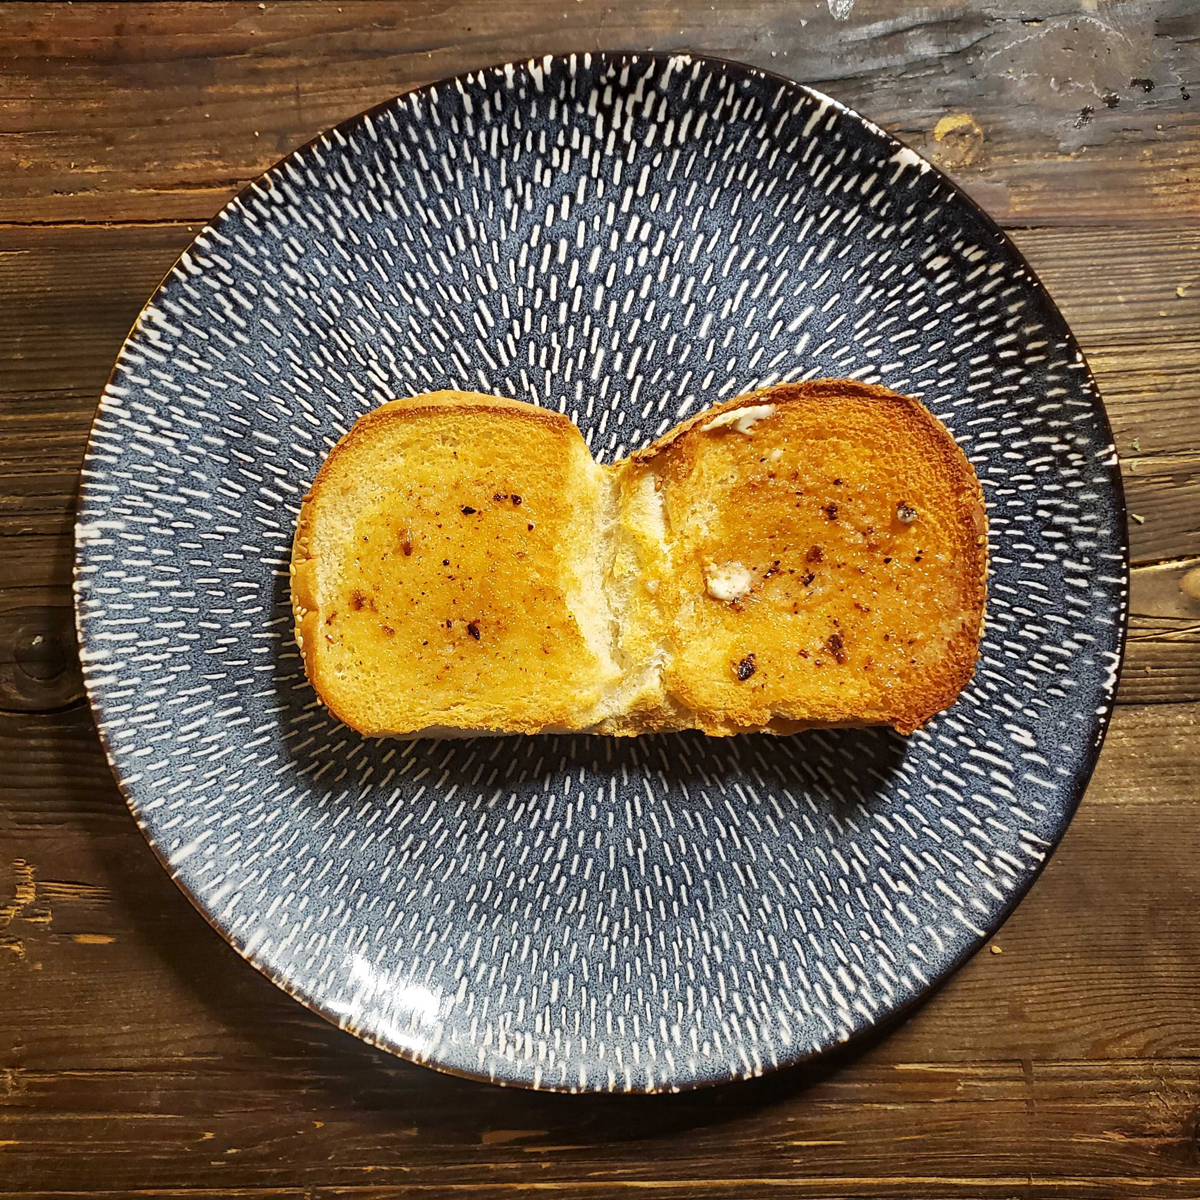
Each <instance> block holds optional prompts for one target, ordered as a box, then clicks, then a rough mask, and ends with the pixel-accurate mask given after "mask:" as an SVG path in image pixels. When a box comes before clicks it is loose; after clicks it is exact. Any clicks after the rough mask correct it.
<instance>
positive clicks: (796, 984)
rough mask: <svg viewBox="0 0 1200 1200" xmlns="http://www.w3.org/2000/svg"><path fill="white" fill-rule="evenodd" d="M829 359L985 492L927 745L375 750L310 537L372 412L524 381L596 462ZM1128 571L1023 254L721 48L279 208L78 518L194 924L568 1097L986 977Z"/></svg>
mask: <svg viewBox="0 0 1200 1200" xmlns="http://www.w3.org/2000/svg"><path fill="white" fill-rule="evenodd" d="M825 375H831V376H853V377H856V378H860V379H863V380H866V381H868V382H878V383H883V384H886V385H887V386H888V387H891V388H894V389H896V390H897V391H902V392H907V393H910V394H913V395H917V396H920V397H921V398H922V399H923V401H924V402H925V404H926V405H927V406H928V407H929V408H930V409H932V411H933V412H934V413H936V414H937V416H939V417H940V418H941V419H942V420H943V421H945V422H946V424H947V425H948V426H949V427H950V428H951V430H952V431H953V433H954V435H955V437H956V438H957V439H958V441H959V442H960V443H961V444H962V446H963V447H964V449H965V450H966V452H967V454H968V456H969V457H970V459H971V461H972V462H973V463H974V464H975V468H976V470H977V471H978V473H979V476H980V479H981V480H982V483H983V486H984V491H985V494H986V498H987V501H988V510H989V518H990V524H991V530H990V554H991V579H990V596H989V605H988V621H987V629H986V634H985V638H984V643H983V648H982V656H981V659H980V662H979V667H978V670H977V672H976V675H975V679H974V681H973V682H972V683H971V685H970V686H968V688H967V689H966V691H965V692H964V693H963V694H962V696H961V697H960V699H959V701H958V702H957V704H956V705H955V706H954V708H953V709H952V710H951V711H950V712H948V713H946V714H944V715H943V716H941V717H939V718H937V719H936V720H934V721H933V722H932V723H931V724H930V725H928V726H927V727H926V729H924V730H923V731H922V732H920V733H918V734H916V735H914V736H912V737H910V738H907V739H903V738H900V737H898V736H896V735H895V734H893V733H891V732H888V731H884V730H874V729H871V730H841V731H827V732H816V733H809V734H804V735H800V736H796V737H789V738H769V737H759V736H745V737H740V738H731V739H711V740H709V739H705V738H704V737H702V736H699V735H693V734H682V735H670V736H656V737H644V738H639V739H631V740H617V739H604V738H595V737H531V738H520V737H517V738H495V739H488V738H479V739H471V740H463V741H444V742H443V741H433V740H420V741H414V742H388V741H371V740H367V739H364V738H361V737H360V736H358V735H357V734H355V733H353V732H352V731H351V730H349V729H347V728H345V727H344V726H342V725H340V724H338V723H337V722H336V721H335V720H333V719H332V718H331V717H330V716H329V714H328V713H327V712H326V711H325V710H324V709H323V708H322V707H321V706H320V704H319V703H318V702H317V700H316V696H315V695H314V693H313V691H312V690H311V688H310V687H309V686H308V684H307V682H306V680H305V677H304V672H303V670H302V667H301V663H300V659H299V656H298V654H297V651H296V647H295V644H294V641H293V637H292V621H291V614H290V610H289V597H288V577H287V564H288V557H289V552H290V543H291V537H292V529H293V523H294V521H295V517H296V513H297V510H298V507H299V503H300V498H301V496H302V495H303V493H304V491H305V489H306V487H307V486H308V484H309V482H310V480H311V479H312V477H313V475H314V474H315V472H316V470H317V468H318V466H319V465H320V463H321V461H322V459H323V458H324V456H325V455H326V453H327V452H328V451H329V449H330V447H332V445H333V444H334V442H335V441H336V440H337V439H338V438H339V437H340V436H341V435H342V434H343V433H344V432H345V431H346V430H347V429H348V428H349V426H350V425H351V424H352V423H353V422H354V420H355V419H356V418H357V417H358V416H359V415H360V414H362V413H363V412H366V411H367V410H369V409H371V408H372V407H374V406H375V405H377V404H379V403H381V402H383V401H386V400H389V399H392V398H393V397H395V396H404V395H411V394H416V393H420V392H424V391H429V390H432V389H435V388H442V387H454V388H463V389H472V390H478V391H483V392H493V393H498V394H501V395H508V396H515V397H518V398H521V399H525V400H531V401H534V402H536V403H538V404H542V405H546V406H549V407H552V408H554V409H556V410H558V411H561V412H565V413H567V414H569V415H570V417H571V418H572V419H573V420H574V421H575V422H577V423H578V425H579V427H580V428H581V429H582V430H583V432H584V435H585V437H586V439H587V441H588V444H589V445H590V446H591V447H592V450H593V452H594V453H595V454H596V456H597V458H599V459H601V460H608V461H611V460H612V459H614V458H617V457H620V456H621V455H623V454H625V453H627V452H629V451H630V450H632V449H636V448H637V447H638V446H640V445H643V444H645V443H646V442H647V441H649V440H650V439H652V438H653V437H655V436H656V435H657V434H659V433H661V432H662V431H663V430H665V429H667V428H669V427H670V426H672V425H674V424H675V423H676V422H677V421H678V420H679V419H680V418H681V417H684V416H687V415H688V414H689V413H693V412H696V411H698V410H700V409H702V408H704V407H705V406H707V405H709V404H711V403H713V402H714V401H716V400H720V399H725V398H728V397H730V396H734V395H737V394H739V393H741V392H745V391H749V390H751V389H753V388H757V387H762V386H764V385H766V384H769V383H772V382H775V381H778V380H794V379H807V378H815V377H819V376H825ZM1126 591H1127V551H1126V536H1125V521H1124V509H1123V505H1122V501H1121V492H1120V482H1119V477H1118V474H1117V466H1116V456H1115V453H1114V450H1113V446H1112V444H1111V435H1110V431H1109V427H1108V423H1107V421H1106V419H1105V416H1104V411H1103V408H1102V405H1101V403H1100V399H1099V397H1098V395H1097V393H1096V389H1095V386H1094V384H1093V382H1092V380H1091V377H1090V375H1089V373H1088V370H1087V367H1086V364H1085V363H1084V361H1083V359H1082V357H1081V355H1080V353H1079V350H1078V348H1077V347H1076V345H1075V343H1074V341H1073V339H1072V338H1071V335H1070V333H1069V331H1068V330H1067V327H1066V325H1065V324H1064V322H1063V320H1062V318H1061V317H1060V315H1059V314H1058V312H1057V310H1056V309H1055V308H1054V306H1053V304H1052V303H1051V302H1050V300H1049V299H1048V297H1047V296H1046V294H1045V292H1044V291H1043V289H1042V287H1041V286H1040V284H1039V283H1038V281H1037V280H1036V279H1035V278H1034V276H1033V275H1032V273H1031V272H1030V270H1029V268H1028V267H1027V266H1026V265H1025V264H1024V262H1023V261H1022V260H1021V258H1020V256H1019V255H1018V254H1017V253H1016V251H1015V249H1014V248H1013V247H1012V245H1011V244H1010V243H1009V242H1008V241H1007V240H1006V239H1005V238H1004V236H1003V235H1002V234H1001V233H1000V231H999V230H998V229H997V228H996V227H995V226H994V225H993V224H992V223H991V222H990V221H989V220H988V219H987V218H986V217H985V216H983V214H982V213H980V212H979V211H978V209H976V208H975V207H974V206H973V205H972V204H971V203H970V202H969V201H968V200H967V199H966V198H965V197H964V196H963V195H962V194H961V193H959V192H958V191H957V190H956V189H955V188H954V187H953V186H952V185H950V184H949V183H948V182H947V181H946V180H945V179H944V178H943V177H942V176H941V175H939V174H938V173H937V172H936V171H934V170H932V169H931V168H930V167H929V166H928V165H927V164H926V163H925V162H924V161H923V160H921V159H920V158H919V157H918V156H917V155H915V154H914V153H913V152H912V151H911V150H908V149H906V148H904V147H902V146H900V145H899V144H898V143H897V142H896V141H894V140H893V139H891V138H890V137H888V136H887V135H886V134H884V133H883V132H882V131H881V130H879V129H878V128H876V127H875V126H874V125H872V124H871V123H870V122H868V121H865V120H864V119H862V118H861V117H859V116H857V115H855V114H854V113H851V112H848V111H847V110H846V109H844V108H842V107H841V106H840V105H838V104H837V103H836V102H834V101H832V100H830V99H828V98H827V97H824V96H821V95H820V94H818V93H815V92H813V91H810V90H808V89H806V88H803V87H800V86H798V85H796V84H794V83H791V82H788V81H786V80H783V79H779V78H777V77H773V76H769V75H765V74H763V73H762V72H759V71H756V70H752V69H750V68H747V67H743V66H738V65H736V64H732V63H724V62H717V61H712V60H703V59H696V58H688V57H674V58H669V59H668V58H657V57H652V56H642V55H637V56H629V55H591V56H588V55H583V56H578V57H575V56H572V57H570V58H563V59H546V60H545V61H543V62H537V63H529V64H525V65H510V66H505V67H501V68H497V69H494V70H487V71H482V72H479V73H477V74H474V75H468V76H465V77H463V78H461V79H457V80H451V81H448V82H445V83H442V84H438V85H434V86H431V87H427V88H422V89H420V90H418V91H415V92H412V93H410V94H408V95H406V96H403V97H400V98H399V99H397V100H394V101H390V102H388V103H386V104H384V105H381V106H380V107H379V108H376V109H374V110H372V111H371V112H369V113H366V114H363V115H362V116H359V117H356V118H354V119H353V120H350V121H348V122H346V123H345V124H343V125H341V126H339V127H338V128H337V129H335V130H333V131H331V132H330V133H328V134H326V135H324V136H322V137H320V138H318V139H317V140H316V141H315V142H313V143H312V144H310V145H309V146H306V147H304V148H303V149H301V150H298V151H297V152H296V153H294V154H292V155H290V156H289V157H288V158H286V159H285V160H284V161H283V162H281V163H280V164H279V165H278V166H277V167H275V168H274V169H272V170H271V171H269V172H268V173H267V174H266V175H265V176H263V178H262V179H260V180H258V181H257V182H256V183H254V184H252V185H251V186H250V187H249V188H248V189H247V190H246V191H245V192H243V193H242V195H241V196H239V197H238V198H237V199H236V200H234V201H233V202H232V203H230V204H229V205H228V207H227V208H226V209H225V210H224V211H223V212H222V213H220V214H219V215H218V216H217V217H216V218H215V219H214V221H213V222H212V224H211V225H209V226H207V227H206V228H205V229H204V230H203V231H202V232H201V233H200V234H199V236H198V237H197V238H196V240H195V242H194V243H193V244H192V246H191V247H190V248H189V250H188V251H187V253H185V254H184V255H183V257H182V258H181V259H180V261H179V263H178V264H177V266H176V267H175V268H174V270H172V272H171V273H170V275H169V276H168V277H167V279H166V280H165V281H164V283H163V285H162V287H161V288H160V289H159V291H158V292H157V293H156V294H155V296H154V297H153V299H152V300H151V301H150V303H149V304H148V305H147V307H146V309H145V310H144V311H143V313H142V315H141V317H140V319H139V321H138V323H137V326H136V327H135V329H134V331H133V332H132V333H131V335H130V337H129V339H128V341H127V342H126V344H125V346H124V348H123V349H122V352H121V356H120V359H119V360H118V363H117V366H116V368H115V370H114V373H113V377H112V380H111V381H110V383H109V385H108V387H107V389H106V390H105V393H104V397H103V400H102V402H101V405H100V409H99V412H98V414H97V417H96V421H95V425H94V427H93V430H92V436H91V442H90V445H89V448H88V453H87V458H86V461H85V464H84V470H83V488H82V497H81V502H80V509H79V519H78V527H77V571H76V592H77V607H78V621H79V634H80V643H81V647H82V652H83V658H84V664H85V673H86V679H87V686H88V691H89V695H90V697H91V700H92V703H93V706H94V708H95V712H96V717H97V722H98V724H99V727H100V731H101V734H102V737H103V739H104V743H105V746H106V747H107V750H108V754H109V757H110V760H111V762H112V765H113V770H114V772H115V773H116V775H117V778H118V780H119V782H120V784H121V787H122V789H123V791H124V793H125V795H126V797H127V798H128V800H129V804H130V807H131V808H132V810H133V813H134V815H135V817H136V818H137V820H138V822H139V823H140V825H141V827H142V829H143V830H144V831H145V833H146V836H147V837H148V838H149V840H150V842H151V844H152V845H153V846H154V848H155V850H156V851H157V852H158V854H159V855H160V857H161V858H162V860H163V862H164V863H165V864H166V865H167V867H168V869H169V870H170V871H171V873H172V875H173V876H174V878H175V879H176V880H177V882H178V883H179V885H180V886H181V887H182V888H183V889H184V891H185V892H186V893H187V894H188V895H189V896H190V897H191V898H192V900H193V901H194V902H195V904H196V905H197V906H198V907H199V908H200V910H201V911H202V912H203V913H204V914H205V915H206V917H207V918H208V919H209V921H211V923H212V924H213V925H214V926H215V927H216V928H217V929H218V930H219V931H220V932H221V933H222V934H223V936H225V937H226V938H228V939H229V941H230V942H231V943H232V944H233V945H234V946H235V947H236V948H237V950H238V951H239V952H240V953H241V954H243V955H244V956H245V957H246V958H247V959H248V960H249V961H250V962H252V963H253V964H254V965H255V966H256V967H258V968H259V969H260V970H261V971H263V972H264V973H266V974H267V975H268V976H269V977H270V978H271V979H273V980H275V982H277V983H278V984H279V985H280V986H281V987H283V988H285V989H286V990H287V991H288V992H289V993H291V994H292V995H293V996H295V997H296V998H297V999H299V1000H301V1001H302V1002H303V1003H305V1004H307V1005H309V1006H310V1007H312V1008H313V1009H315V1010H316V1011H318V1012H320V1013H322V1014H323V1015H325V1016H327V1017H328V1018H330V1019H331V1020H333V1021H335V1022H336V1023H337V1024H339V1025H341V1026H342V1027H344V1028H346V1029H349V1030H352V1031H353V1032H354V1033H356V1034H358V1035H359V1036H360V1037H363V1038H365V1039H367V1040H368V1041H371V1042H373V1043H375V1044H377V1045H379V1046H383V1047H385V1048H387V1049H389V1050H392V1051H394V1052H396V1053H397V1054H401V1055H403V1056H405V1057H407V1058H411V1059H414V1060H416V1061H419V1062H426V1063H429V1064H431V1065H433V1066H436V1067H439V1068H441V1069H445V1070H449V1071H454V1072H458V1073H462V1074H467V1075H473V1076H478V1077H481V1078H484V1079H491V1080H495V1081H497V1082H502V1083H510V1084H519V1085H524V1086H531V1087H543V1088H560V1089H570V1090H616V1091H647V1090H662V1089H673V1088H684V1087H689V1086H694V1085H697V1084H704V1083H716V1082H719V1081H722V1080H727V1079H730V1078H737V1077H742V1076H748V1075H755V1074H758V1073H760V1072H763V1071H766V1070H769V1069H771V1068H773V1067H777V1066H780V1065H783V1064H787V1063H793V1062H797V1061H799V1060H802V1059H804V1058H807V1057H810V1056H812V1055H815V1054H819V1053H821V1052H823V1051H825V1050H827V1049H829V1048H830V1047H832V1046H834V1045H836V1044H838V1043H840V1042H843V1041H845V1040H846V1039H848V1038H850V1037H852V1036H853V1035H855V1034H856V1033H859V1032H861V1031H863V1030H865V1029H868V1028H870V1027H872V1026H874V1025H876V1024H877V1023H879V1022H881V1021H885V1020H886V1019H888V1018H889V1017H891V1016H893V1015H894V1014H896V1013H897V1012H898V1011H900V1010H901V1009H903V1008H904V1007H905V1006H906V1005H908V1004H910V1003H912V1002H913V1001H914V1000H916V999H917V998H919V997H920V996H921V995H922V994H924V993H925V992H926V991H927V990H928V989H929V988H930V987H931V986H933V984H934V983H935V982H936V981H937V980H938V979H940V978H941V977H943V976H944V975H946V974H947V972H949V971H950V970H951V969H952V968H953V967H954V966H955V965H956V964H957V963H958V962H960V961H961V960H962V959H963V958H964V957H965V956H966V955H967V954H969V953H970V952H971V951H972V950H974V949H976V948H977V947H978V946H979V945H980V944H981V942H982V940H983V939H984V938H985V936H986V935H987V933H988V932H989V931H990V930H992V929H994V928H995V927H996V926H997V925H998V924H999V922H1000V921H1001V920H1002V919H1003V917H1004V916H1005V915H1006V914H1007V912H1008V911H1009V910H1010V909H1011V908H1012V906H1013V905H1014V904H1015V903H1016V901H1017V900H1018V899H1019V897H1020V896H1021V895H1022V894H1023V892H1024V891H1025V889H1026V888H1027V887H1028V886H1029V884H1030V883H1031V882H1032V880H1033V878H1034V877H1035V876H1036V875H1037V873H1038V871H1039V870H1040V868H1041V867H1042V865H1043V863H1044V862H1045V860H1046V857H1047V855H1048V854H1049V853H1050V851H1051V850H1052V849H1053V847H1054V845H1055V844H1056V842H1057V841H1058V839H1059V838H1060V837H1061V836H1062V833H1063V830H1064V828H1065V826H1066V824H1067V822H1068V820H1069V819H1070V816H1071V813H1072V811H1073V810H1074V807H1075V805H1076V803H1077V802H1078V800H1079V797H1080V795H1081V793H1082V790H1083V788H1084V786H1085V784H1086V782H1087V779H1088V776H1089V774H1090V773H1091V770H1092V767H1093V765H1094V763H1095V761H1096V756H1097V754H1098V751H1099V746H1100V742H1101V739H1102V737H1103V734H1104V730H1105V727H1106V725H1107V722H1108V716H1109V712H1110V707H1111V704H1112V698H1113V689H1114V684H1115V680H1116V673H1117V666H1118V662H1119V658H1120V653H1121V646H1122V639H1123V631H1124V620H1125V603H1126Z"/></svg>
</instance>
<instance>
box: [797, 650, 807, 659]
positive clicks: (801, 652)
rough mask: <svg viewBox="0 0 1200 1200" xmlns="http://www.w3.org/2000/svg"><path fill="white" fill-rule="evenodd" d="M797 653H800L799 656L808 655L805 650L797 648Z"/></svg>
mask: <svg viewBox="0 0 1200 1200" xmlns="http://www.w3.org/2000/svg"><path fill="white" fill-rule="evenodd" d="M797 653H798V654H799V655H800V657H801V658H808V656H809V655H808V651H807V650H799V651H797Z"/></svg>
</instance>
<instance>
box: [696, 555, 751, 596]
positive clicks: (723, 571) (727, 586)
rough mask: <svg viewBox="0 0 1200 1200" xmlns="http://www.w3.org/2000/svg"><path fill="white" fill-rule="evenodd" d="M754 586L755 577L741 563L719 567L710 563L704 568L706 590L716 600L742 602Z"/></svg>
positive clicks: (731, 563)
mask: <svg viewBox="0 0 1200 1200" xmlns="http://www.w3.org/2000/svg"><path fill="white" fill-rule="evenodd" d="M753 584H754V576H753V575H751V573H750V572H749V571H748V570H747V569H746V568H745V567H744V566H742V564H741V563H740V562H730V563H726V564H725V565H724V566H723V567H718V566H717V565H716V564H715V563H709V564H708V565H707V566H706V567H705V568H704V588H705V591H707V592H708V594H709V595H710V596H711V597H712V598H713V599H714V600H721V601H724V602H725V603H729V602H730V601H733V600H740V599H741V598H742V597H743V596H744V595H746V594H747V593H748V592H749V591H750V588H751V587H752V586H753Z"/></svg>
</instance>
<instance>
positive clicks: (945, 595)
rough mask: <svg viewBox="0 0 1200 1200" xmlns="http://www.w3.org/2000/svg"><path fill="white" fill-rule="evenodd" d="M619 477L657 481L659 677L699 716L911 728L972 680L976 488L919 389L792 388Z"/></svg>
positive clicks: (979, 508) (748, 403)
mask: <svg viewBox="0 0 1200 1200" xmlns="http://www.w3.org/2000/svg"><path fill="white" fill-rule="evenodd" d="M626 474H627V477H628V478H631V479H632V478H641V479H644V478H645V477H646V476H647V475H652V476H653V477H654V479H655V481H656V484H655V485H656V486H657V487H658V488H659V494H660V496H661V499H662V506H663V518H662V519H663V522H664V523H665V526H666V529H667V530H668V531H669V532H668V535H667V537H666V538H665V539H664V541H663V547H664V549H663V553H662V557H661V565H660V567H659V572H660V579H661V583H660V586H659V590H658V597H659V603H660V606H661V608H662V610H663V614H664V618H665V628H666V630H667V631H668V638H669V642H670V652H669V654H668V655H667V662H666V666H665V671H664V688H665V691H666V694H667V695H668V696H669V697H671V698H673V700H674V701H675V702H676V704H677V706H679V707H681V708H683V709H685V710H686V711H688V712H689V713H691V714H693V716H694V723H695V724H696V725H697V726H698V727H699V728H701V729H703V730H705V731H706V732H708V733H736V732H739V731H740V730H743V729H764V728H771V729H777V730H779V731H789V730H792V729H798V728H804V727H809V726H814V725H820V726H832V725H862V724H871V725H877V724H886V725H892V726H894V727H895V728H896V729H898V730H900V731H901V732H904V733H908V732H911V731H912V730H914V729H916V728H918V727H919V726H921V725H922V724H923V723H924V722H925V721H926V720H928V718H929V717H931V716H932V715H933V714H934V713H937V712H940V711H941V710H942V709H944V708H947V707H948V706H949V705H950V704H951V703H953V701H954V699H955V697H956V696H957V695H958V693H959V692H960V691H961V690H962V688H963V687H964V686H965V684H966V683H967V681H968V680H969V679H970V678H971V674H972V672H973V670H974V667H975V659H976V654H977V651H978V644H979V635H980V628H981V622H982V618H983V608H984V591H985V574H986V536H985V534H986V525H985V521H984V510H983V503H982V498H981V494H980V488H979V483H978V481H977V479H976V478H975V472H974V471H973V470H972V469H971V466H970V463H968V461H967V459H966V457H965V455H964V454H963V453H962V451H961V450H960V449H959V447H958V446H957V444H956V443H955V442H954V440H953V438H951V436H950V434H949V433H948V432H947V431H946V429H945V427H944V426H942V425H941V424H940V423H939V422H938V421H937V420H936V419H935V418H934V417H933V416H932V415H930V413H929V412H928V411H927V410H926V409H925V408H923V407H922V406H921V405H920V404H918V403H917V402H916V401H915V400H911V399H909V398H908V397H906V396H899V395H896V394H895V393H893V392H890V391H888V390H887V389H885V388H880V387H871V386H868V385H865V384H860V383H854V382H851V381H846V380H822V381H820V382H818V383H809V384H787V385H781V386H778V387H775V388H770V389H767V390H765V391H762V392H759V393H755V394H752V395H749V396H743V397H740V398H739V399H737V400H733V401H730V402H728V403H727V404H723V405H720V406H718V407H716V408H713V409H709V410H708V411H707V412H704V413H701V414H700V415H699V416H697V417H694V418H692V419H691V420H689V421H687V422H686V423H684V424H683V425H681V426H679V427H677V428H676V429H675V430H673V431H672V432H671V433H669V434H668V435H667V436H666V437H664V438H662V439H661V440H660V441H659V442H657V443H655V444H654V445H653V446H650V447H649V448H648V449H646V450H643V451H641V452H640V453H638V454H635V455H634V456H633V460H632V462H631V463H630V465H629V467H628V468H626ZM626 486H629V484H627V485H626Z"/></svg>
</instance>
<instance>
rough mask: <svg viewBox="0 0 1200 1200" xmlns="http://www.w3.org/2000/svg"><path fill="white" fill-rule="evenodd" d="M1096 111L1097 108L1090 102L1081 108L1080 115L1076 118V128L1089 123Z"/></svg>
mask: <svg viewBox="0 0 1200 1200" xmlns="http://www.w3.org/2000/svg"><path fill="white" fill-rule="evenodd" d="M1095 111H1096V110H1095V109H1094V108H1093V107H1092V106H1091V105H1090V104H1085V105H1084V106H1083V107H1082V108H1081V109H1080V110H1079V116H1077V117H1076V118H1075V128H1076V129H1082V128H1083V127H1084V126H1085V125H1087V124H1088V123H1089V122H1090V121H1091V119H1092V114H1093V113H1094V112H1095Z"/></svg>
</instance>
